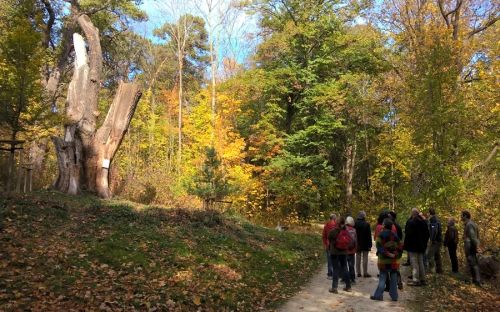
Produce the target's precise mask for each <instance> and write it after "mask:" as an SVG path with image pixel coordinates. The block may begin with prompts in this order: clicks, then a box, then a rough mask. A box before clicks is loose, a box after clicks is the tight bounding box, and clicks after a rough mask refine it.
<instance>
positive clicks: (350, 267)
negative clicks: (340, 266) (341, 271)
mask: <svg viewBox="0 0 500 312" xmlns="http://www.w3.org/2000/svg"><path fill="white" fill-rule="evenodd" d="M354 259H355V256H354V254H352V255H347V270H348V271H349V278H350V279H351V281H352V282H354V281H355V280H356V272H355V271H354V261H355V260H354Z"/></svg>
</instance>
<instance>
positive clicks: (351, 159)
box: [345, 141, 357, 216]
mask: <svg viewBox="0 0 500 312" xmlns="http://www.w3.org/2000/svg"><path fill="white" fill-rule="evenodd" d="M356 149H357V144H356V141H354V143H353V144H350V145H348V146H347V149H346V165H345V181H346V189H345V192H346V194H345V196H346V212H347V213H348V214H349V215H350V216H352V180H353V177H354V164H355V161H356Z"/></svg>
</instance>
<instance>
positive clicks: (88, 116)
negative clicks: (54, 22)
mask: <svg viewBox="0 0 500 312" xmlns="http://www.w3.org/2000/svg"><path fill="white" fill-rule="evenodd" d="M78 24H79V25H80V27H81V28H82V30H83V31H84V33H85V37H86V38H87V40H88V47H89V55H88V56H87V49H86V46H85V40H84V39H83V37H82V36H81V35H79V34H73V45H74V49H75V54H76V57H75V64H74V66H75V69H74V72H73V77H72V79H71V82H70V84H69V89H68V97H67V103H66V117H67V123H66V125H65V133H64V138H56V137H53V138H52V141H53V142H54V145H55V147H56V153H57V160H58V167H59V175H58V178H57V180H56V182H55V184H54V187H55V188H56V189H58V190H60V191H62V192H65V193H69V194H77V193H78V192H80V191H81V190H82V189H85V190H88V191H91V192H95V193H97V195H98V196H100V197H103V198H109V197H110V196H111V192H110V190H109V182H108V179H109V166H110V164H111V162H112V160H113V157H114V155H115V153H116V151H117V150H118V148H119V146H120V144H121V142H122V140H123V137H124V135H125V133H126V131H127V129H128V126H129V124H130V120H131V119H132V116H133V115H134V112H135V108H136V106H137V103H138V101H139V98H140V96H141V92H140V90H139V87H138V86H137V85H135V84H134V83H123V82H120V85H119V87H118V90H117V93H116V95H115V98H114V100H113V103H112V104H111V107H110V108H109V111H108V114H107V116H106V119H105V120H104V123H103V125H102V126H101V127H100V128H99V129H98V130H96V118H97V116H98V115H99V112H98V111H97V102H98V94H99V89H100V81H101V69H102V51H101V44H100V40H99V30H98V29H97V28H96V27H95V26H94V25H93V24H92V22H91V20H90V19H89V17H88V16H86V15H84V14H83V15H80V16H79V18H78Z"/></svg>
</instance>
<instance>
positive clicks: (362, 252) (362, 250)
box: [354, 211, 372, 277]
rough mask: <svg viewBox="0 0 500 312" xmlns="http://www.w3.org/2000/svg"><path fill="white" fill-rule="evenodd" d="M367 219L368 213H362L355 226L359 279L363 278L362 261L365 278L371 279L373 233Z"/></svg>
mask: <svg viewBox="0 0 500 312" xmlns="http://www.w3.org/2000/svg"><path fill="white" fill-rule="evenodd" d="M365 218H366V213H365V212H364V211H360V212H359V214H358V218H357V219H356V223H355V225H354V227H355V228H356V238H357V249H356V272H358V277H361V261H363V277H371V275H370V274H368V253H369V252H370V250H371V249H372V232H371V229H370V223H368V222H367V221H366V220H365Z"/></svg>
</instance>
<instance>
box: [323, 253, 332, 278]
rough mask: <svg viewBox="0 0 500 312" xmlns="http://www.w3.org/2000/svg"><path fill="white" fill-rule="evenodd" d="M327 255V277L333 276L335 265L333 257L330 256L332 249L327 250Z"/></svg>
mask: <svg viewBox="0 0 500 312" xmlns="http://www.w3.org/2000/svg"><path fill="white" fill-rule="evenodd" d="M325 254H326V263H327V269H326V270H327V272H326V275H328V276H333V265H332V256H331V255H330V249H329V248H327V249H325Z"/></svg>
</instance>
